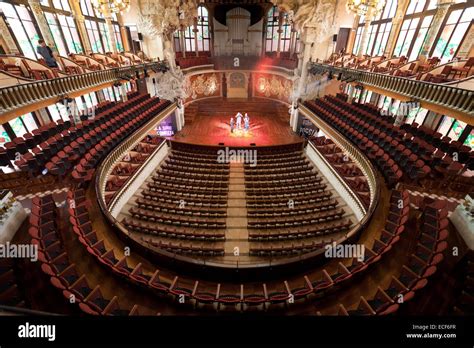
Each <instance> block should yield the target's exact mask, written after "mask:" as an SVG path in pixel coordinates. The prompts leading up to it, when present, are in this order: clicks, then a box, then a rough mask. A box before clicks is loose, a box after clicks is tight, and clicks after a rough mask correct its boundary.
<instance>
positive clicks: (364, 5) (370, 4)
mask: <svg viewBox="0 0 474 348" xmlns="http://www.w3.org/2000/svg"><path fill="white" fill-rule="evenodd" d="M384 6H385V0H347V4H346V8H347V10H348V11H350V12H353V13H355V14H356V15H358V16H361V17H362V16H365V15H366V14H367V13H368V12H369V11H370V10H371V12H372V15H373V16H374V17H375V16H376V15H378V14H379V13H380V12H382V10H383V8H384Z"/></svg>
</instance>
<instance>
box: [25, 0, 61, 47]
mask: <svg viewBox="0 0 474 348" xmlns="http://www.w3.org/2000/svg"><path fill="white" fill-rule="evenodd" d="M28 5H30V7H31V10H32V11H33V15H34V16H35V19H36V23H38V27H39V29H40V31H41V36H43V39H44V41H45V42H46V45H48V46H49V47H50V48H51V49H52V50H53V52H55V53H58V49H57V48H56V44H55V43H54V38H53V35H52V34H51V30H50V29H49V25H48V22H47V21H46V17H45V16H44V13H43V10H42V9H41V4H40V2H39V0H28ZM33 44H35V43H33Z"/></svg>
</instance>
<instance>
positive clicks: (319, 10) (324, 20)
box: [272, 0, 337, 43]
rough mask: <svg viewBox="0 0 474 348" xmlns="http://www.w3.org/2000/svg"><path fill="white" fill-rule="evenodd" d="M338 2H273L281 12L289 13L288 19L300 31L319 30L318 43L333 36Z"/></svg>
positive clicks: (319, 0) (325, 0) (299, 0)
mask: <svg viewBox="0 0 474 348" xmlns="http://www.w3.org/2000/svg"><path fill="white" fill-rule="evenodd" d="M336 2H337V0H272V3H273V4H274V5H276V6H278V8H279V9H280V10H282V11H283V12H285V13H288V18H289V20H290V21H292V22H293V23H294V24H295V25H296V27H297V28H298V30H300V31H304V30H306V29H307V28H313V29H317V33H318V35H316V37H315V42H316V43H321V42H323V41H324V40H326V39H327V37H328V35H332V33H333V31H334V28H333V26H334V25H333V19H334V15H335V10H336Z"/></svg>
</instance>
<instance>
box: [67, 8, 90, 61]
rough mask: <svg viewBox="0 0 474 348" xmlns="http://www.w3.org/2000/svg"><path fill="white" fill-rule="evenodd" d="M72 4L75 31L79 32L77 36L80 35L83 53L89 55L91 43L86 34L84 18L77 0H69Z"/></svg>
mask: <svg viewBox="0 0 474 348" xmlns="http://www.w3.org/2000/svg"><path fill="white" fill-rule="evenodd" d="M71 1H72V6H71V11H72V15H73V17H74V19H75V20H76V25H77V31H78V32H79V36H80V37H81V41H82V48H83V49H84V53H85V54H86V55H89V54H91V53H92V47H91V43H90V41H89V36H88V35H87V30H86V25H85V19H84V16H83V15H82V11H81V6H80V3H79V0H71Z"/></svg>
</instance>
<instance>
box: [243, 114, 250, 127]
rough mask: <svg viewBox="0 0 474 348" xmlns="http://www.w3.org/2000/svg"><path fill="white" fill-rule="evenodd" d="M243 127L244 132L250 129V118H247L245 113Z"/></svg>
mask: <svg viewBox="0 0 474 348" xmlns="http://www.w3.org/2000/svg"><path fill="white" fill-rule="evenodd" d="M244 127H245V132H248V131H249V128H250V118H249V115H247V113H245V117H244Z"/></svg>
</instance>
